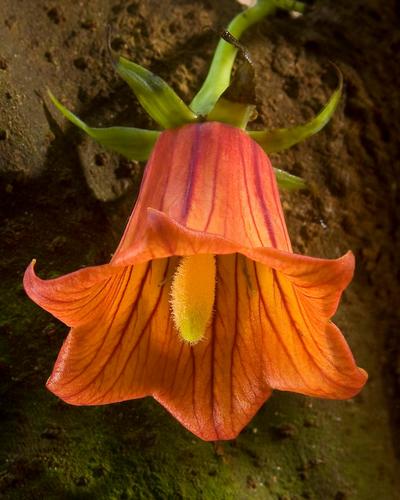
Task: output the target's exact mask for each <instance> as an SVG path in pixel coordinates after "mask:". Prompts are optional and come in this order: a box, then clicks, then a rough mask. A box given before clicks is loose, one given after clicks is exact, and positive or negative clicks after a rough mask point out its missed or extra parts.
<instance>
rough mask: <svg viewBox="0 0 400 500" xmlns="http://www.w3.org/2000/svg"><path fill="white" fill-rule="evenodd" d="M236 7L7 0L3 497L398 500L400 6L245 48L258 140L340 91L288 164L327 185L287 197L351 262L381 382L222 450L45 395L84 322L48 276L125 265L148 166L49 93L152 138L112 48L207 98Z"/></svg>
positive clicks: (270, 29) (347, 14)
mask: <svg viewBox="0 0 400 500" xmlns="http://www.w3.org/2000/svg"><path fill="white" fill-rule="evenodd" d="M240 8H241V7H240V6H239V4H237V3H236V2H234V1H233V0H223V1H220V2H210V1H208V0H202V1H196V2H195V1H193V0H179V1H172V0H162V1H159V0H158V1H155V0H143V1H140V2H139V1H137V0H122V1H121V0H91V1H90V2H78V1H71V2H67V1H64V0H63V1H47V0H35V1H30V0H19V1H18V2H16V1H14V0H3V1H2V2H1V3H0V39H1V40H2V43H1V45H0V109H1V112H0V193H1V194H0V210H1V218H2V222H1V225H0V245H1V251H0V255H1V261H0V272H1V278H2V279H1V281H0V374H1V378H0V391H1V397H2V404H1V407H0V419H1V433H2V436H1V438H0V442H1V443H2V445H1V448H0V460H1V466H0V467H1V472H0V497H1V496H2V498H10V499H31V498H32V499H36V498H40V497H41V496H44V497H45V498H46V500H47V499H60V498H88V499H89V498H96V499H102V498H104V499H114V498H115V499H117V498H118V499H124V498H125V499H128V498H134V499H140V498H143V499H148V498H160V499H164V498H188V499H189V498H190V499H191V498H199V499H200V498H205V499H213V498H215V499H231V498H235V499H236V498H240V499H241V498H243V499H245V498H260V499H281V500H283V499H292V500H294V499H300V498H307V499H324V500H325V499H335V500H344V499H360V500H368V499H376V498H379V499H385V500H392V499H393V500H394V499H396V498H399V497H398V493H396V492H398V491H400V490H399V486H400V485H399V480H398V478H399V474H398V462H397V460H396V453H397V456H398V455H399V453H400V449H399V448H398V444H399V439H398V438H399V436H398V428H399V422H400V419H399V417H400V407H399V402H398V401H399V399H398V396H399V390H400V365H399V350H398V345H397V344H398V342H397V339H396V335H397V333H398V327H397V325H398V307H397V304H396V301H397V297H398V293H399V283H398V276H399V268H398V251H397V249H396V245H397V248H398V244H399V231H398V226H399V224H398V213H397V212H396V209H397V206H398V201H399V199H398V176H399V171H400V166H399V157H400V146H399V139H398V138H399V137H400V133H399V132H400V130H399V128H400V125H399V123H400V100H399V94H398V88H399V85H400V65H399V62H400V61H399V56H398V54H399V49H400V32H399V30H398V25H399V21H400V12H399V7H398V3H397V2H395V1H394V0H391V1H388V2H378V1H377V0H364V1H361V0H354V1H353V2H347V1H345V0H337V1H333V0H332V1H330V0H322V1H320V2H315V3H314V5H313V9H312V10H311V12H310V13H308V14H307V15H306V16H304V17H302V18H298V19H292V18H290V16H289V15H287V14H279V15H277V16H275V17H273V18H269V19H267V20H265V21H263V22H262V23H261V24H260V25H258V26H257V27H256V28H254V29H252V30H251V32H249V33H248V34H247V35H246V36H245V37H244V39H243V43H244V44H245V45H246V47H247V49H248V50H249V52H250V53H251V55H252V59H253V60H254V68H255V75H256V76H255V82H254V83H255V95H256V100H257V104H258V110H259V116H258V118H257V120H256V122H255V125H254V126H255V127H256V126H260V127H261V126H286V125H289V124H294V123H300V122H302V121H304V120H306V119H307V118H309V117H310V116H312V114H313V113H315V112H316V111H317V110H318V109H319V108H320V107H321V105H322V104H323V103H324V102H325V100H326V99H327V97H328V95H329V92H330V91H331V90H332V89H333V88H334V86H335V84H336V77H335V71H334V69H333V68H332V66H331V64H330V61H333V62H334V63H335V64H337V65H338V66H339V67H340V69H341V70H342V72H343V74H344V77H345V81H346V90H345V97H344V99H343V104H342V105H341V108H340V110H339V111H338V112H337V113H336V115H335V117H334V119H333V121H332V123H331V124H330V125H329V127H327V128H326V129H325V130H324V131H323V132H321V133H320V134H318V136H316V137H314V138H312V139H310V140H309V141H307V142H306V143H303V144H301V145H299V146H297V147H295V148H293V149H292V150H290V151H288V152H287V153H285V154H280V155H273V157H272V160H273V163H274V165H275V166H277V167H281V168H285V169H287V170H289V171H290V172H292V173H295V174H297V175H301V176H303V177H304V178H305V179H306V180H307V181H308V182H309V185H310V190H309V191H304V192H301V193H291V194H287V193H283V195H282V198H283V204H284V208H285V211H286V215H287V221H288V225H289V231H290V234H291V235H292V240H293V244H294V247H295V249H296V251H298V252H301V253H307V254H309V255H314V256H323V257H337V256H338V255H340V254H341V253H343V252H344V251H345V250H347V249H349V248H351V249H352V250H353V251H354V253H355V254H356V258H357V266H358V267H357V273H356V277H355V280H354V282H353V284H352V286H351V287H350V289H349V290H348V292H346V294H345V298H344V301H343V302H342V306H341V308H340V311H339V313H338V315H337V317H336V318H335V321H336V322H337V323H338V324H339V325H340V326H341V328H342V329H343V331H344V332H345V335H346V337H347V339H348V340H349V343H350V344H351V346H352V349H353V351H354V353H355V356H356V358H357V361H358V363H359V365H360V366H362V367H364V368H366V369H367V371H368V372H369V374H370V380H369V382H368V384H367V386H366V388H365V389H364V390H363V392H362V393H361V394H360V395H359V396H358V397H357V398H355V399H354V400H351V401H346V402H333V401H319V400H312V399H309V398H305V397H301V396H296V395H293V394H284V393H278V392H276V393H275V394H274V396H273V397H272V399H271V400H270V401H269V402H268V403H267V404H266V405H265V406H264V407H263V408H262V409H261V410H260V412H259V414H258V415H257V416H256V417H255V419H254V420H253V421H252V422H251V424H250V425H249V426H248V427H247V428H246V429H245V430H244V431H243V432H242V434H241V435H240V436H239V438H238V439H237V440H236V441H234V442H227V443H215V444H214V445H212V444H209V443H203V442H201V441H199V440H198V439H197V438H195V437H193V436H192V435H191V434H190V433H189V432H187V431H186V430H184V429H183V428H182V427H181V426H180V425H179V424H178V423H177V422H175V421H174V420H173V419H172V418H171V417H170V416H169V414H167V412H166V411H164V410H163V409H162V408H161V407H159V405H157V403H155V402H153V401H152V400H150V399H148V400H147V399H146V400H141V401H130V402H126V403H123V404H117V405H112V406H107V407H97V408H78V407H71V406H68V405H66V404H64V403H62V402H60V401H58V400H57V399H56V398H55V397H54V396H53V395H52V394H50V393H48V392H47V391H46V390H45V388H44V382H45V380H46V377H47V375H48V374H49V373H50V370H51V367H52V363H53V362H54V359H55V356H56V353H57V351H58V349H59V347H60V345H61V343H62V340H63V338H64V337H65V334H66V328H65V327H64V326H63V325H61V324H59V323H58V322H57V321H55V320H54V319H53V318H51V317H50V316H49V315H47V314H46V313H44V312H43V311H41V310H40V309H39V308H37V307H36V306H35V305H34V304H31V303H30V302H29V300H28V299H27V298H26V296H25V294H24V292H23V290H22V286H21V278H22V274H23V271H24V269H25V267H26V265H27V264H28V263H29V261H30V260H31V258H33V257H35V258H37V259H38V271H39V273H40V274H41V275H42V276H45V275H46V274H45V273H47V276H54V275H58V274H61V273H64V272H67V271H72V270H74V269H76V268H78V267H80V266H83V265H88V264H97V263H102V262H105V261H107V260H108V259H109V256H110V253H111V252H112V251H113V249H114V248H115V246H116V244H117V242H118V239H119V237H120V235H121V232H122V229H123V226H124V223H125V221H126V218H127V217H128V215H129V212H130V210H131V207H132V203H133V201H134V198H135V193H136V191H137V188H138V184H139V182H140V176H141V171H142V165H139V164H136V163H134V162H127V161H125V160H123V159H121V158H120V157H118V156H117V155H111V154H109V153H107V152H104V151H103V150H102V149H101V148H99V147H98V146H96V145H94V144H93V143H92V142H90V141H89V140H88V139H86V138H84V137H83V136H82V134H81V133H80V132H78V131H76V130H75V129H74V128H73V127H72V126H70V125H69V124H68V123H66V122H65V120H63V119H62V118H61V116H60V114H59V113H57V111H56V110H55V109H54V107H53V106H51V104H50V103H49V100H48V98H47V97H46V88H50V89H51V90H52V91H53V93H54V94H55V95H56V96H57V97H58V98H59V99H61V100H62V102H63V103H65V104H66V105H67V106H68V107H69V108H70V109H72V110H74V111H75V112H76V113H77V114H79V115H80V116H81V117H82V118H84V119H85V120H87V121H88V122H89V123H90V124H93V125H105V124H119V125H123V124H125V125H135V126H142V127H151V126H154V124H152V123H151V121H150V119H149V118H147V116H146V115H145V114H144V112H143V111H142V110H141V109H140V107H139V105H138V103H137V101H136V100H135V98H134V97H133V96H132V94H131V92H130V90H129V89H128V87H127V86H126V85H125V84H124V82H122V81H121V80H120V79H118V78H117V77H116V75H115V74H114V71H113V67H112V62H111V60H110V57H109V55H108V52H107V48H106V47H107V29H106V28H107V26H108V25H109V26H110V27H111V46H112V48H113V49H114V50H115V51H117V52H118V53H121V54H124V55H125V56H127V57H128V58H131V59H133V60H135V61H137V62H139V63H140V64H143V65H146V66H147V67H149V68H150V69H152V70H154V71H155V72H157V73H158V74H160V75H161V76H162V77H164V78H165V79H166V80H167V81H169V82H170V83H171V84H172V85H173V86H174V87H175V88H176V90H177V91H178V93H179V94H180V95H181V96H182V97H183V98H184V99H186V100H187V101H188V100H190V98H191V97H192V96H193V94H194V92H195V90H196V89H197V88H198V87H199V84H200V82H201V80H202V78H203V77H204V75H205V74H206V70H207V65H208V63H209V61H210V57H211V54H212V51H213V49H214V46H215V44H216V43H217V39H218V35H217V32H218V30H219V29H220V28H221V27H223V26H224V25H225V24H226V23H227V22H228V21H229V19H230V18H231V17H232V15H233V14H234V13H235V12H238V11H239V10H240Z"/></svg>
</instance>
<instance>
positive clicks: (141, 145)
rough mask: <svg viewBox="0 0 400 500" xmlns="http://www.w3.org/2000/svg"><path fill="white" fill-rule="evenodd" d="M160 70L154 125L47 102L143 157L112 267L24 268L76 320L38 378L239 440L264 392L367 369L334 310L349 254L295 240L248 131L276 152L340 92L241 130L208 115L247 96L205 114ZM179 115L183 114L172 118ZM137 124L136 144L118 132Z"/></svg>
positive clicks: (42, 297) (351, 391)
mask: <svg viewBox="0 0 400 500" xmlns="http://www.w3.org/2000/svg"><path fill="white" fill-rule="evenodd" d="M254 8H257V6H256V7H254ZM223 43H226V42H223ZM119 70H120V73H121V74H123V75H124V76H125V78H126V79H127V80H128V82H129V83H130V84H131V86H132V88H134V89H136V93H137V94H138V95H139V97H140V96H141V97H142V100H141V102H142V104H143V105H144V106H145V107H146V109H148V110H149V109H150V111H151V110H153V112H154V113H160V107H159V106H153V105H152V103H151V99H150V94H149V95H145V97H144V98H143V93H142V94H140V92H139V91H138V87H137V85H139V84H140V82H139V84H138V83H137V82H138V80H139V78H138V75H140V77H141V78H142V80H143V79H144V80H145V79H146V78H147V79H148V78H150V76H149V75H148V73H146V71H147V70H144V69H143V68H140V67H138V66H137V65H133V63H129V62H127V61H126V60H122V62H121V61H120V66H119ZM151 75H152V74H151ZM153 77H154V75H152V76H151V78H153ZM147 81H148V80H147ZM154 81H155V80H154V78H153V80H152V82H153V89H154ZM157 82H158V84H159V86H158V91H157V92H156V94H157V95H156V98H159V97H160V95H161V94H162V92H161V93H160V91H159V89H160V85H161V87H162V88H163V89H164V91H165V92H166V94H168V93H169V94H168V95H167V97H166V98H165V102H166V103H167V104H168V103H169V104H171V102H175V104H173V105H172V106H175V110H177V109H179V110H180V111H179V112H178V111H177V112H175V113H174V114H168V113H166V114H165V115H160V114H158V118H159V122H160V123H164V124H166V125H167V126H166V127H165V128H167V130H165V131H164V132H162V133H158V132H151V131H138V129H123V128H113V129H103V130H102V129H92V128H90V127H88V126H87V125H86V124H84V123H83V122H81V121H80V120H79V119H78V118H76V117H75V116H74V115H72V114H71V113H70V112H69V111H67V110H66V109H65V108H64V107H63V106H62V105H61V104H60V103H58V101H56V100H55V99H54V98H53V100H54V102H55V103H56V105H57V106H58V107H59V108H60V109H61V110H62V112H63V113H64V114H65V115H66V116H67V117H68V118H69V119H71V120H72V121H74V123H76V124H77V125H79V126H80V127H81V128H83V129H84V130H86V132H88V133H89V134H90V135H92V136H93V137H95V138H96V139H97V140H99V142H102V143H104V144H105V145H107V146H108V147H112V148H114V149H116V150H119V151H120V152H123V151H122V150H123V149H124V151H125V154H126V155H127V156H132V155H131V153H132V151H133V150H134V149H135V148H136V150H137V151H136V157H140V158H142V157H145V156H146V151H149V150H151V149H152V153H151V155H150V158H149V161H148V163H147V167H146V170H145V173H144V178H143V181H142V186H141V190H140V193H139V197H138V200H137V203H136V205H135V208H134V210H133V213H132V215H131V218H130V220H129V223H128V225H127V228H126V230H125V232H124V235H123V237H122V239H121V242H120V244H119V246H118V248H117V250H116V252H115V254H114V256H113V258H112V260H111V262H110V263H109V264H106V265H102V266H97V267H89V268H86V269H82V270H79V271H76V272H74V273H71V274H68V275H66V276H62V277H60V278H56V279H51V280H42V279H40V278H39V277H37V276H36V274H35V272H34V262H33V263H32V264H31V265H30V266H29V267H28V269H27V271H26V273H25V278H24V286H25V289H26V291H27V293H28V295H29V296H30V298H31V299H32V300H34V301H35V302H36V303H37V304H39V305H40V306H41V307H43V308H44V309H46V310H47V311H49V312H50V313H52V314H53V315H54V316H56V317H57V318H59V319H60V320H61V321H63V322H64V323H66V324H67V325H69V326H70V327H71V331H70V333H69V335H68V336H67V339H66V341H65V342H64V345H63V347H62V349H61V352H60V354H59V356H58V359H57V362H56V364H55V367H54V370H53V373H52V375H51V376H50V378H49V380H48V382H47V387H48V388H49V389H50V390H51V391H52V392H54V393H55V394H56V395H58V396H59V397H60V398H62V399H63V400H64V401H66V402H68V403H71V404H76V405H99V404H106V403H113V402H117V401H123V400H127V399H133V398H139V397H144V396H149V395H150V396H153V397H154V398H155V399H156V400H157V401H159V402H160V403H161V404H163V405H164V406H165V407H166V408H167V409H168V410H169V411H170V412H171V413H172V414H173V415H174V416H175V417H176V418H177V419H178V420H179V421H180V422H181V423H182V424H183V425H184V426H185V427H187V428H188V429H189V430H190V431H192V432H193V433H194V434H196V435H197V436H199V437H200V438H202V439H205V440H217V439H232V438H234V437H236V436H237V435H238V433H239V432H240V431H241V429H242V428H243V427H244V426H245V425H246V424H247V423H248V422H249V420H250V419H251V418H252V417H253V415H254V414H255V413H256V412H257V410H258V409H259V408H260V406H261V405H262V404H263V403H264V402H265V401H266V399H267V398H268V397H269V396H270V394H271V391H272V389H279V390H284V391H293V392H298V393H301V394H306V395H309V396H316V397H322V398H333V399H345V398H350V397H352V396H354V395H355V394H357V393H358V392H359V390H360V389H361V388H362V386H363V385H364V383H365V381H366V373H365V372H364V370H362V369H360V368H358V367H357V366H356V364H355V361H354V359H353V356H352V354H351V352H350V349H349V347H348V345H347V343H346V341H345V340H344V338H343V336H342V334H341V332H340V331H339V329H338V328H337V327H336V326H335V325H334V324H333V323H332V322H331V321H330V318H331V317H332V315H333V314H334V313H335V311H336V308H337V306H338V302H339V299H340V296H341V294H342V292H343V290H344V289H345V288H346V286H347V285H348V283H349V282H350V280H351V278H352V275H353V271H354V257H353V255H352V254H351V253H350V252H349V253H347V254H346V255H344V256H343V257H341V258H340V259H336V260H325V259H316V258H311V257H305V256H301V255H297V254H294V253H293V252H292V249H291V244H290V240H289V236H288V233H287V229H286V225H285V221H284V216H283V212H282V207H281V203H280V199H279V193H278V187H277V181H276V172H274V170H273V169H272V167H271V164H270V162H269V159H268V157H267V156H266V154H265V153H264V151H263V149H262V148H261V146H260V145H259V144H257V142H256V141H258V142H259V143H260V144H261V145H263V147H264V149H268V147H269V148H272V149H273V148H277V145H278V144H280V145H281V146H282V144H283V145H288V144H289V143H290V144H292V143H294V142H297V141H298V140H299V137H300V136H301V138H304V131H305V130H307V134H306V135H310V134H311V133H314V132H315V131H316V129H317V128H318V127H319V128H321V123H322V122H324V121H325V122H326V121H327V119H328V115H330V114H331V113H332V112H333V109H334V107H335V105H336V101H337V99H338V94H337V93H336V94H335V98H334V102H333V101H332V99H333V98H332V99H331V100H330V102H329V103H328V105H327V106H326V107H325V108H324V110H323V111H322V112H321V114H320V115H318V117H317V118H316V119H314V121H312V122H310V123H309V124H307V125H306V126H302V127H297V128H295V129H292V130H289V131H288V130H285V129H280V130H278V131H269V132H254V133H250V137H249V134H248V133H246V132H245V131H244V130H242V129H241V128H240V127H239V126H233V125H232V124H229V123H222V122H221V121H214V120H211V117H212V116H214V117H215V116H218V115H219V116H224V117H226V116H229V117H230V119H229V120H225V121H228V122H231V123H235V121H238V123H239V122H241V121H246V120H245V119H244V118H243V117H244V116H247V117H248V110H247V108H246V109H245V108H240V107H239V108H240V110H241V112H239V113H238V112H237V110H238V108H237V107H235V106H233V105H231V104H229V103H228V104H226V103H225V102H223V101H221V100H219V101H218V103H217V104H215V103H214V104H213V106H212V111H210V112H209V114H208V115H207V116H208V120H209V121H206V122H202V120H200V119H198V118H199V117H201V116H204V115H201V114H200V113H198V112H197V111H196V110H197V109H200V108H203V109H206V108H207V107H210V104H209V103H210V102H211V101H212V100H213V99H214V97H212V98H211V101H210V94H209V93H208V97H207V99H208V100H207V99H200V100H199V99H198V100H197V104H196V103H195V104H193V103H192V105H191V107H190V108H185V105H184V104H183V103H182V102H181V101H177V100H176V99H175V97H173V98H171V94H170V89H169V87H168V88H167V87H163V85H164V82H162V81H161V84H160V81H159V80H157ZM165 85H166V84H165ZM147 87H149V86H147ZM206 90H207V89H206ZM206 94H207V92H206ZM339 94H340V91H339ZM174 99H175V101H174ZM332 102H333V104H332ZM164 104H165V103H164ZM152 106H153V107H152ZM166 108H167V109H168V106H166ZM166 108H165V106H164V108H163V109H166ZM227 110H228V112H227ZM179 113H180V115H179ZM212 113H214V115H212ZM184 117H186V118H184ZM177 119H178V120H179V119H182V120H183V123H181V124H177V125H176V126H175V128H172V129H168V128H169V127H168V123H166V122H168V120H177ZM185 122H186V124H185ZM242 128H244V126H243V127H242ZM142 133H143V134H144V135H143V134H142ZM140 134H142V139H143V140H137V141H136V143H134V141H133V143H132V141H130V142H129V141H126V138H127V137H128V136H129V135H130V136H131V137H136V139H137V138H138V137H139V136H140ZM145 134H147V135H145ZM152 134H153V135H152ZM302 134H303V135H302ZM121 137H122V139H121ZM252 137H253V138H252ZM144 139H146V140H147V143H146V142H145V140H144ZM107 141H108V142H107ZM153 144H154V146H153ZM150 145H151V146H153V147H152V148H151V147H150ZM278 175H279V173H278ZM279 178H280V179H281V180H283V182H286V181H288V182H289V184H290V182H295V183H296V182H298V180H296V179H295V180H294V181H293V178H291V177H287V176H285V174H283V176H282V174H281V176H280V177H278V179H279Z"/></svg>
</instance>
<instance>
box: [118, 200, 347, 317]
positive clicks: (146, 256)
mask: <svg viewBox="0 0 400 500" xmlns="http://www.w3.org/2000/svg"><path fill="white" fill-rule="evenodd" d="M147 220H148V222H147V228H146V229H147V233H146V234H145V235H144V236H142V238H141V242H140V246H139V245H136V246H135V247H132V248H131V249H129V252H125V251H124V252H121V253H119V254H117V255H115V256H114V259H113V265H119V266H121V265H133V264H137V263H141V262H144V261H147V260H151V259H154V258H163V257H170V256H176V255H179V256H185V255H194V254H199V253H202V254H219V255H226V254H231V253H240V254H243V255H245V256H247V257H248V258H249V259H251V260H254V261H257V262H259V263H262V264H265V265H266V266H268V267H270V268H273V269H276V270H277V271H280V272H281V273H282V274H283V275H285V276H286V278H287V279H288V280H289V281H290V282H292V283H293V284H294V285H295V286H296V287H297V289H298V290H299V293H300V290H301V291H302V293H303V295H304V301H305V302H312V303H313V307H317V305H318V307H320V308H321V314H322V315H323V317H324V318H330V317H331V316H332V315H333V314H334V313H335V311H336V309H337V306H338V302H339V300H340V296H341V294H342V292H343V290H344V289H345V288H346V287H347V285H348V284H349V283H350V281H351V279H352V277H353V272H354V256H353V254H352V253H351V252H348V253H347V254H345V255H343V256H342V257H340V258H339V259H319V258H315V257H307V256H303V255H298V254H294V253H291V252H286V251H282V250H279V249H276V248H263V247H256V248H248V247H244V246H240V245H239V244H238V243H236V242H234V241H231V240H228V239H226V238H223V237H222V236H219V235H215V234H212V233H205V232H202V231H194V230H192V229H188V228H186V227H185V226H183V225H182V224H179V223H178V222H177V221H176V220H173V219H171V218H170V217H168V216H166V215H165V214H164V213H162V212H159V211H158V210H154V209H148V217H147Z"/></svg>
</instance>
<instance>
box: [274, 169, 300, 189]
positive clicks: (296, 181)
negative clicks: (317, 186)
mask: <svg viewBox="0 0 400 500" xmlns="http://www.w3.org/2000/svg"><path fill="white" fill-rule="evenodd" d="M274 173H275V177H276V182H277V183H278V186H279V187H280V188H282V189H286V190H289V191H292V190H295V189H305V188H306V187H307V185H306V183H305V181H304V180H303V179H302V178H301V177H297V176H296V175H292V174H289V172H285V171H284V170H281V169H279V168H274Z"/></svg>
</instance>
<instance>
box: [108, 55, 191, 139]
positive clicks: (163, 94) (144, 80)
mask: <svg viewBox="0 0 400 500" xmlns="http://www.w3.org/2000/svg"><path fill="white" fill-rule="evenodd" d="M116 70H117V72H118V74H119V75H120V76H121V77H122V78H123V79H124V80H125V81H126V82H127V84H128V85H129V86H130V87H131V89H132V90H133V92H134V93H135V95H136V97H137V98H138V100H139V102H140V104H141V105H142V106H143V108H144V109H145V110H146V111H147V113H148V114H149V115H150V116H151V117H152V118H153V120H155V121H156V122H157V123H158V124H159V125H161V127H163V128H165V129H166V128H175V127H179V126H180V125H184V124H185V123H192V122H195V121H197V120H198V116H197V115H196V114H195V113H193V111H192V110H191V109H190V108H189V107H188V106H187V105H186V104H185V103H184V102H183V101H182V99H181V98H180V97H179V96H178V95H177V94H176V93H175V92H174V90H173V89H172V88H171V87H170V86H169V85H168V84H167V83H166V82H165V81H164V80H163V79H162V78H160V77H159V76H157V75H155V74H154V73H152V72H151V71H149V70H147V69H145V68H143V67H142V66H139V64H135V63H133V62H131V61H128V59H125V58H124V57H120V58H119V60H118V62H117V65H116Z"/></svg>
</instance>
